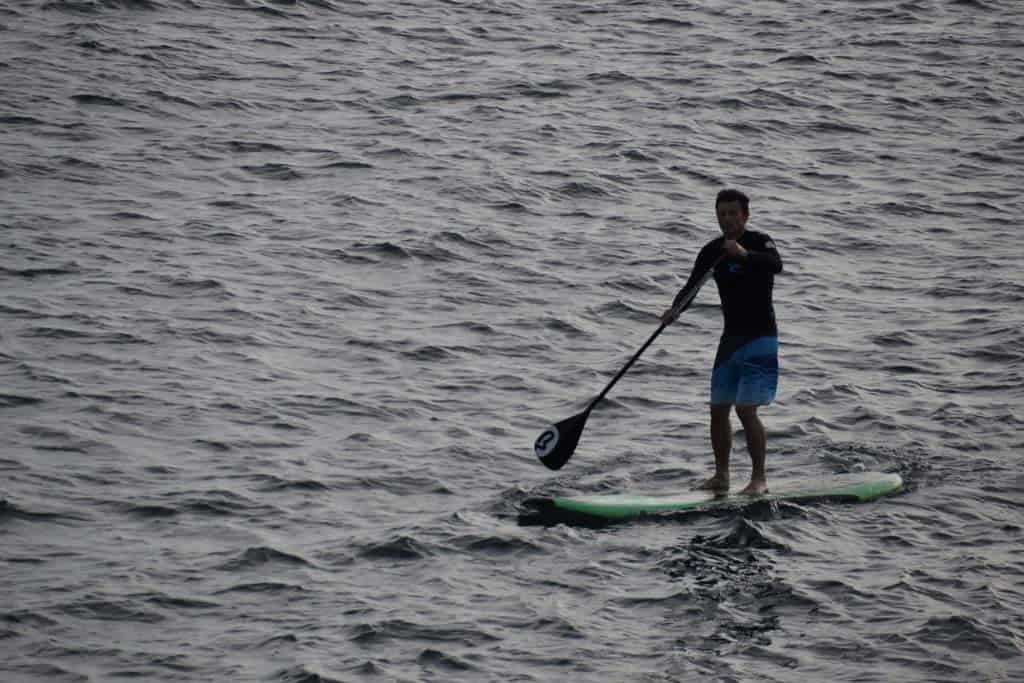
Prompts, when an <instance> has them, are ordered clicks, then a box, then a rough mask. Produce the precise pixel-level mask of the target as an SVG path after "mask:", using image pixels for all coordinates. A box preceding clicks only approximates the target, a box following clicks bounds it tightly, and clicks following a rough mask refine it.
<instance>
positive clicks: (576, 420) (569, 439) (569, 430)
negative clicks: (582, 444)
mask: <svg viewBox="0 0 1024 683" xmlns="http://www.w3.org/2000/svg"><path fill="white" fill-rule="evenodd" d="M589 414H590V412H589V411H586V412H582V413H580V414H579V415H573V416H572V417H570V418H569V419H567V420H562V421H561V422H559V423H558V424H555V425H552V426H550V427H548V428H547V429H545V430H544V431H543V432H542V433H541V435H540V436H538V437H537V440H536V441H535V442H534V443H533V451H534V453H536V454H537V457H538V458H540V461H541V462H542V463H544V466H545V467H547V468H548V469H551V470H558V469H561V468H562V465H564V464H565V463H567V462H569V458H571V457H572V452H573V451H575V450H576V444H578V443H579V441H580V434H582V433H583V425H585V424H586V423H587V416H588V415H589Z"/></svg>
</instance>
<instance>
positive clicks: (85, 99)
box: [71, 94, 127, 107]
mask: <svg viewBox="0 0 1024 683" xmlns="http://www.w3.org/2000/svg"><path fill="white" fill-rule="evenodd" d="M71 99H72V100H74V101H75V102H77V103H78V104H83V105H88V106H94V107H125V106H127V105H126V104H125V102H124V101H122V100H119V99H117V98H114V97H106V96H104V95H92V94H82V95H72V96H71Z"/></svg>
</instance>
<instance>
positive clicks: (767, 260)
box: [722, 235, 782, 274]
mask: <svg viewBox="0 0 1024 683" xmlns="http://www.w3.org/2000/svg"><path fill="white" fill-rule="evenodd" d="M763 237H764V239H763V240H758V242H757V243H755V244H753V245H751V247H750V248H746V247H744V246H743V245H742V244H740V243H739V242H737V241H735V240H726V241H725V244H723V245H722V246H723V248H724V249H725V253H727V254H729V256H732V257H733V258H738V259H741V260H743V261H746V262H747V263H749V264H750V265H751V266H753V267H754V268H755V269H757V270H767V271H769V272H771V273H772V274H778V273H781V272H782V257H781V256H779V251H778V249H776V248H775V242H774V241H772V238H771V237H768V235H764V236H763Z"/></svg>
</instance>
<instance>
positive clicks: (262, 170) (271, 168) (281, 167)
mask: <svg viewBox="0 0 1024 683" xmlns="http://www.w3.org/2000/svg"><path fill="white" fill-rule="evenodd" d="M242 170H244V171H248V172H249V173H251V174H252V175H254V176H257V177H260V178H265V179H267V180H299V179H301V178H302V177H303V175H302V174H301V173H299V172H298V171H296V170H295V169H294V168H292V167H291V166H289V165H288V164H261V165H259V166H242Z"/></svg>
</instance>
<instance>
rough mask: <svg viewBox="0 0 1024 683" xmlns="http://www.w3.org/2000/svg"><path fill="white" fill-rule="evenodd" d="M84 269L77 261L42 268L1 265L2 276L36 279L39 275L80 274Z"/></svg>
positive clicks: (0, 274) (0, 272) (0, 273)
mask: <svg viewBox="0 0 1024 683" xmlns="http://www.w3.org/2000/svg"><path fill="white" fill-rule="evenodd" d="M81 272H82V269H81V268H80V267H79V266H78V264H77V263H66V264H64V265H60V266H49V267H42V268H9V267H7V266H0V276H10V277H20V278H25V279H29V280H31V279H34V278H37V277H54V276H58V275H78V274H80V273H81Z"/></svg>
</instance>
